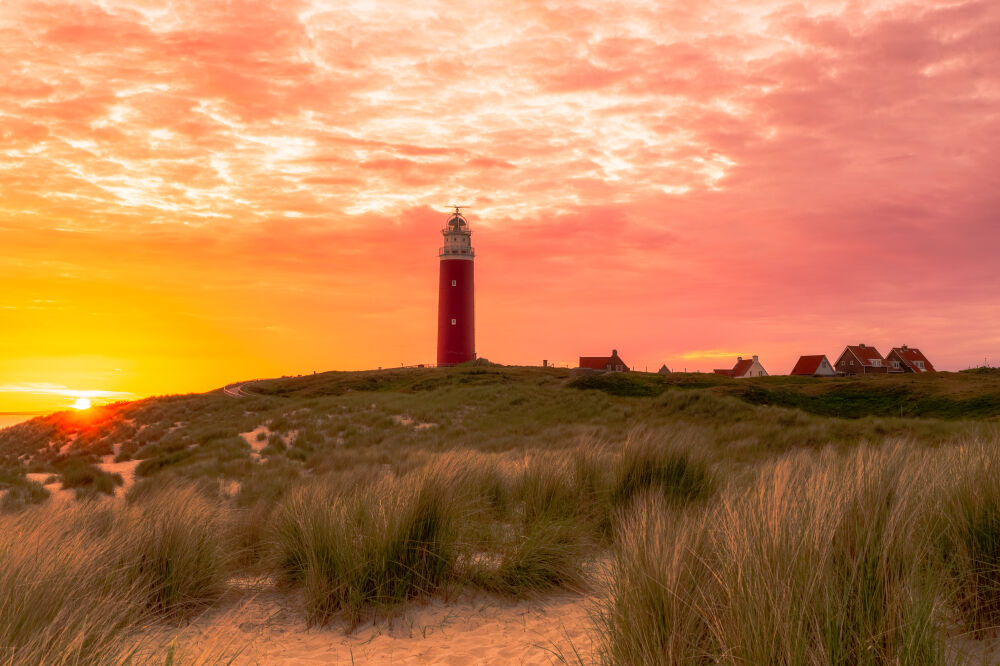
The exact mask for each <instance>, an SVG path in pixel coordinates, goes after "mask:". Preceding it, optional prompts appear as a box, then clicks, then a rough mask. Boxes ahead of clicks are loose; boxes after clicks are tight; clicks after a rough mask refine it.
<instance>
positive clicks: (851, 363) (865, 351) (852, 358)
mask: <svg viewBox="0 0 1000 666" xmlns="http://www.w3.org/2000/svg"><path fill="white" fill-rule="evenodd" d="M834 367H835V368H836V369H837V372H841V373H843V374H845V375H869V374H885V373H887V372H888V371H889V367H888V366H887V365H886V362H885V359H884V358H882V355H881V354H879V353H878V350H877V349H875V348H874V347H869V346H867V345H864V344H857V345H848V346H847V347H846V348H844V351H843V353H842V354H841V355H840V358H838V359H837V362H836V363H834Z"/></svg>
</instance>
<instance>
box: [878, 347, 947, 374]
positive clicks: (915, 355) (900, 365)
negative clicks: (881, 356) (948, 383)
mask: <svg viewBox="0 0 1000 666" xmlns="http://www.w3.org/2000/svg"><path fill="white" fill-rule="evenodd" d="M885 360H886V363H887V364H888V365H889V372H937V371H936V370H935V369H934V366H933V365H931V362H930V361H928V360H927V357H926V356H924V355H923V354H922V353H921V351H920V350H919V349H915V348H913V347H907V346H906V345H903V346H902V347H893V348H892V351H891V352H889V354H888V355H887V356H886V357H885Z"/></svg>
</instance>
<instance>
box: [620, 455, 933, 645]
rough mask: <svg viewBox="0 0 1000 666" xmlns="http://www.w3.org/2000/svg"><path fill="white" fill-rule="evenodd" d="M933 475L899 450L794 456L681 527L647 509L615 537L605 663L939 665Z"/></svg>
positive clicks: (652, 503)
mask: <svg viewBox="0 0 1000 666" xmlns="http://www.w3.org/2000/svg"><path fill="white" fill-rule="evenodd" d="M927 471H928V467H927V464H926V462H925V461H924V460H923V459H922V458H921V457H920V456H913V455H907V454H904V452H903V450H902V448H901V447H894V448H892V449H889V450H886V451H878V452H873V451H867V450H861V451H859V452H858V453H857V454H856V455H854V456H853V457H850V458H848V459H846V460H840V459H836V458H835V457H833V456H832V455H828V456H826V457H824V458H822V459H821V460H820V461H817V460H815V458H814V457H812V456H806V455H793V456H788V457H786V458H785V459H782V460H780V461H779V462H777V463H775V464H773V465H770V466H766V467H765V468H764V469H763V470H762V471H761V472H760V473H759V474H758V476H757V478H756V480H755V482H753V483H752V484H750V486H749V487H747V488H743V489H740V488H730V489H728V490H727V491H726V492H725V494H724V495H723V496H722V497H720V498H719V501H718V502H716V503H713V504H712V505H710V506H708V507H704V508H702V507H696V508H695V509H693V511H694V513H690V511H692V510H688V511H689V513H686V514H684V515H682V516H680V517H678V518H671V517H670V516H671V515H674V514H673V513H672V512H674V513H675V512H676V511H677V509H671V508H670V507H669V506H667V505H664V504H662V502H664V500H663V499H662V498H660V499H656V500H649V499H646V500H645V502H643V503H640V504H639V505H638V507H637V508H636V512H635V513H634V514H633V515H632V517H631V518H630V519H629V520H628V521H627V522H626V523H625V524H624V525H623V526H622V528H621V531H620V541H619V545H618V548H617V551H616V555H615V560H614V564H613V567H612V594H611V596H610V598H609V600H608V602H607V603H606V605H605V607H604V612H603V615H602V625H603V633H604V653H605V655H606V657H607V659H608V661H610V662H612V663H623V664H624V663H650V664H681V663H690V662H693V661H701V660H706V659H707V660H709V661H718V660H722V661H736V662H739V663H785V664H817V663H848V664H873V665H874V664H884V663H928V664H929V663H941V661H942V659H943V654H944V651H943V636H942V633H941V627H942V624H941V620H942V619H943V618H942V616H941V612H942V607H941V599H940V597H939V594H938V593H937V592H936V591H935V587H934V585H933V582H934V576H935V572H934V571H933V569H932V562H933V557H932V544H931V543H930V541H929V540H928V539H927V538H926V537H925V535H926V534H927V529H926V528H927V525H928V523H927V520H928V518H927V513H926V510H925V509H926V504H925V503H924V502H923V499H924V498H923V497H922V495H921V493H920V491H919V488H921V487H923V486H926V482H924V480H923V477H922V475H923V474H924V473H926V472H927ZM665 647H669V649H664V648H665Z"/></svg>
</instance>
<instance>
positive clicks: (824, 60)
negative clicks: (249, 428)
mask: <svg viewBox="0 0 1000 666" xmlns="http://www.w3.org/2000/svg"><path fill="white" fill-rule="evenodd" d="M0 58H2V61H3V70H4V76H2V77H0V412H4V411H23V410H47V409H56V408H60V407H64V406H67V405H68V404H70V403H71V402H72V401H73V400H75V399H76V398H77V397H79V396H80V394H81V393H82V392H90V393H88V394H87V395H88V396H89V397H92V398H94V399H95V400H115V399H123V398H126V399H127V398H135V397H140V396H146V395H158V394H165V393H176V392H191V391H205V390H209V389H212V388H216V387H219V386H222V385H224V384H226V383H228V382H231V381H235V380H240V379H250V378H256V377H273V376H281V375H293V374H300V373H311V372H313V371H324V370H338V369H339V370H354V369H364V368H375V367H379V366H382V367H389V366H399V365H400V364H407V365H410V364H417V363H431V362H433V361H434V357H435V349H436V347H435V345H436V340H435V338H436V307H437V303H436V297H437V279H438V277H437V270H438V258H437V249H438V247H439V246H440V245H441V235H440V229H441V227H442V226H443V223H444V221H445V220H446V217H447V211H448V206H449V205H450V204H453V203H458V204H464V205H466V206H468V208H467V209H466V214H467V217H468V219H469V221H470V223H471V225H472V228H473V230H474V234H473V244H474V246H475V248H476V252H477V258H476V346H477V351H478V353H479V355H480V356H482V357H485V358H488V359H490V360H491V361H495V362H499V363H505V364H540V363H541V361H542V359H547V360H549V362H551V363H556V364H565V365H575V363H576V359H577V357H578V356H580V355H601V354H607V353H610V350H611V349H612V348H615V349H617V350H618V351H619V354H620V356H621V357H622V358H623V359H624V360H625V361H626V363H630V364H631V365H632V366H633V368H635V369H640V370H641V369H645V368H649V369H650V370H655V369H656V368H658V367H659V366H660V364H662V363H666V364H667V365H668V366H669V367H670V368H671V369H674V370H684V369H687V370H689V371H694V370H700V371H710V370H711V369H713V368H717V367H731V366H732V365H733V363H734V362H735V357H736V356H737V355H744V356H746V355H750V354H758V355H759V356H760V359H761V362H762V363H763V365H764V367H765V368H766V369H767V370H768V371H770V372H771V373H772V374H785V373H787V372H789V371H790V369H791V367H792V366H793V365H794V362H795V360H796V359H797V358H798V356H799V355H800V354H819V353H822V354H826V355H827V356H828V357H829V358H830V360H831V361H835V360H836V357H837V356H838V355H839V354H840V352H841V351H842V350H843V348H844V346H845V345H847V344H857V343H861V342H864V343H866V344H869V345H874V346H876V347H877V348H878V349H879V350H880V351H882V352H883V353H887V352H888V350H889V348H891V347H893V346H899V345H902V344H908V345H910V346H916V347H919V348H921V349H922V350H923V351H924V352H925V354H926V355H927V356H928V357H929V358H930V359H931V361H932V362H933V363H934V364H935V365H936V366H937V367H938V368H940V369H947V370H958V369H962V368H966V367H969V366H974V365H981V364H982V363H984V362H990V363H992V364H994V365H995V364H996V362H997V361H998V360H1000V300H998V297H997V286H998V284H1000V261H998V260H997V255H998V249H1000V227H998V222H1000V3H997V2H995V0H969V1H963V0H948V1H944V2H938V1H936V0H920V1H919V2H909V1H896V0H875V1H872V2H855V1H847V2H839V1H838V2H834V1H827V0H818V1H816V2H804V3H803V2H785V1H783V0H775V1H772V0H742V1H740V2H720V1H717V0H696V1H690V2H679V1H678V2H600V1H594V0H587V1H580V2H569V1H567V2H563V1H540V0H525V1H523V2H522V1H511V2H503V1H498V2H491V3H482V2H479V1H478V0H470V1H468V2H463V1H461V0H456V1H454V2H451V1H447V2H403V1H400V2H378V1H360V0H359V1H357V2H350V1H345V2H319V1H305V0H302V1H300V0H270V1H266V0H261V1H259V2H251V1H239V0H231V1H224V0H223V1H219V0H84V1H61V0H55V1H51V2H50V1H37V0H30V1H29V0H3V2H2V3H0Z"/></svg>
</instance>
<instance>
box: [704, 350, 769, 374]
mask: <svg viewBox="0 0 1000 666" xmlns="http://www.w3.org/2000/svg"><path fill="white" fill-rule="evenodd" d="M712 372H714V373H715V374H717V375H726V376H727V377H733V378H736V379H743V378H745V377H767V370H765V369H764V366H762V365H761V364H760V361H759V360H758V359H757V356H756V355H754V357H753V359H744V358H743V357H742V356H739V357H737V358H736V365H734V366H733V368H732V370H725V369H723V370H713V371H712Z"/></svg>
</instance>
